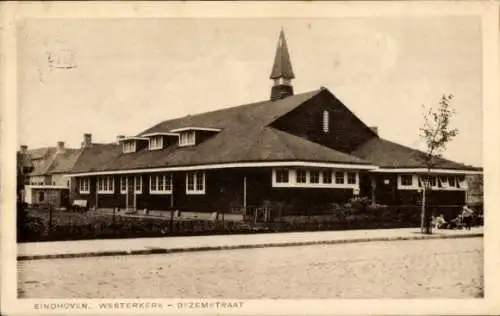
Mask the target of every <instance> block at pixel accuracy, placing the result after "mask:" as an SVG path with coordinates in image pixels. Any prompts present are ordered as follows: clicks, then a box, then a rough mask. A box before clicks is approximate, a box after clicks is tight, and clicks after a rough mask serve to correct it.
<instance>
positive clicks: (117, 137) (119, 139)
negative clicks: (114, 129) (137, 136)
mask: <svg viewBox="0 0 500 316" xmlns="http://www.w3.org/2000/svg"><path fill="white" fill-rule="evenodd" d="M123 138H125V135H118V136H116V142H117V143H118V144H119V143H120V141H121V140H122V139H123Z"/></svg>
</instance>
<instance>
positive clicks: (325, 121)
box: [323, 111, 330, 133]
mask: <svg viewBox="0 0 500 316" xmlns="http://www.w3.org/2000/svg"><path fill="white" fill-rule="evenodd" d="M329 125H330V120H329V113H328V111H323V132H324V133H328V130H329Z"/></svg>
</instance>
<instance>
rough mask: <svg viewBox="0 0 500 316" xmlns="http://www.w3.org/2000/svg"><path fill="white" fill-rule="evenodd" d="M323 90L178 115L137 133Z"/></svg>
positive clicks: (313, 93) (312, 94)
mask: <svg viewBox="0 0 500 316" xmlns="http://www.w3.org/2000/svg"><path fill="white" fill-rule="evenodd" d="M322 90H323V89H321V88H319V89H315V90H310V91H306V92H302V93H298V94H294V95H292V96H289V97H287V98H284V99H280V100H275V101H271V100H268V99H266V100H261V101H255V102H251V103H244V104H239V105H234V106H229V107H225V108H219V109H214V110H211V111H206V112H199V113H195V114H188V115H184V116H178V117H174V118H170V119H166V120H162V121H160V122H158V123H156V124H155V125H153V126H151V127H149V128H147V129H144V130H142V131H141V132H140V133H138V134H137V135H141V134H144V133H146V132H148V131H149V130H152V129H154V128H156V127H159V126H161V125H162V124H165V123H167V122H172V121H175V120H181V119H185V118H196V117H199V116H202V115H207V114H213V113H221V112H224V111H234V110H236V109H242V108H246V107H250V106H256V105H259V104H264V103H266V102H273V103H277V102H280V101H283V100H287V99H289V98H294V97H300V96H304V95H307V94H311V96H310V97H309V98H308V99H310V98H312V97H313V96H314V95H315V94H316V93H318V92H320V91H322ZM267 124H270V123H266V124H265V125H267Z"/></svg>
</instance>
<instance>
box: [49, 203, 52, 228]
mask: <svg viewBox="0 0 500 316" xmlns="http://www.w3.org/2000/svg"><path fill="white" fill-rule="evenodd" d="M50 233H52V205H51V204H50V203H49V234H50Z"/></svg>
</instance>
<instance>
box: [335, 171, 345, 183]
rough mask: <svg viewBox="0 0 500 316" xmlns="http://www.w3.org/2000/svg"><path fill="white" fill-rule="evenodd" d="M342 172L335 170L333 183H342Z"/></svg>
mask: <svg viewBox="0 0 500 316" xmlns="http://www.w3.org/2000/svg"><path fill="white" fill-rule="evenodd" d="M344 180H345V179H344V173H343V172H335V183H336V184H344Z"/></svg>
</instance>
